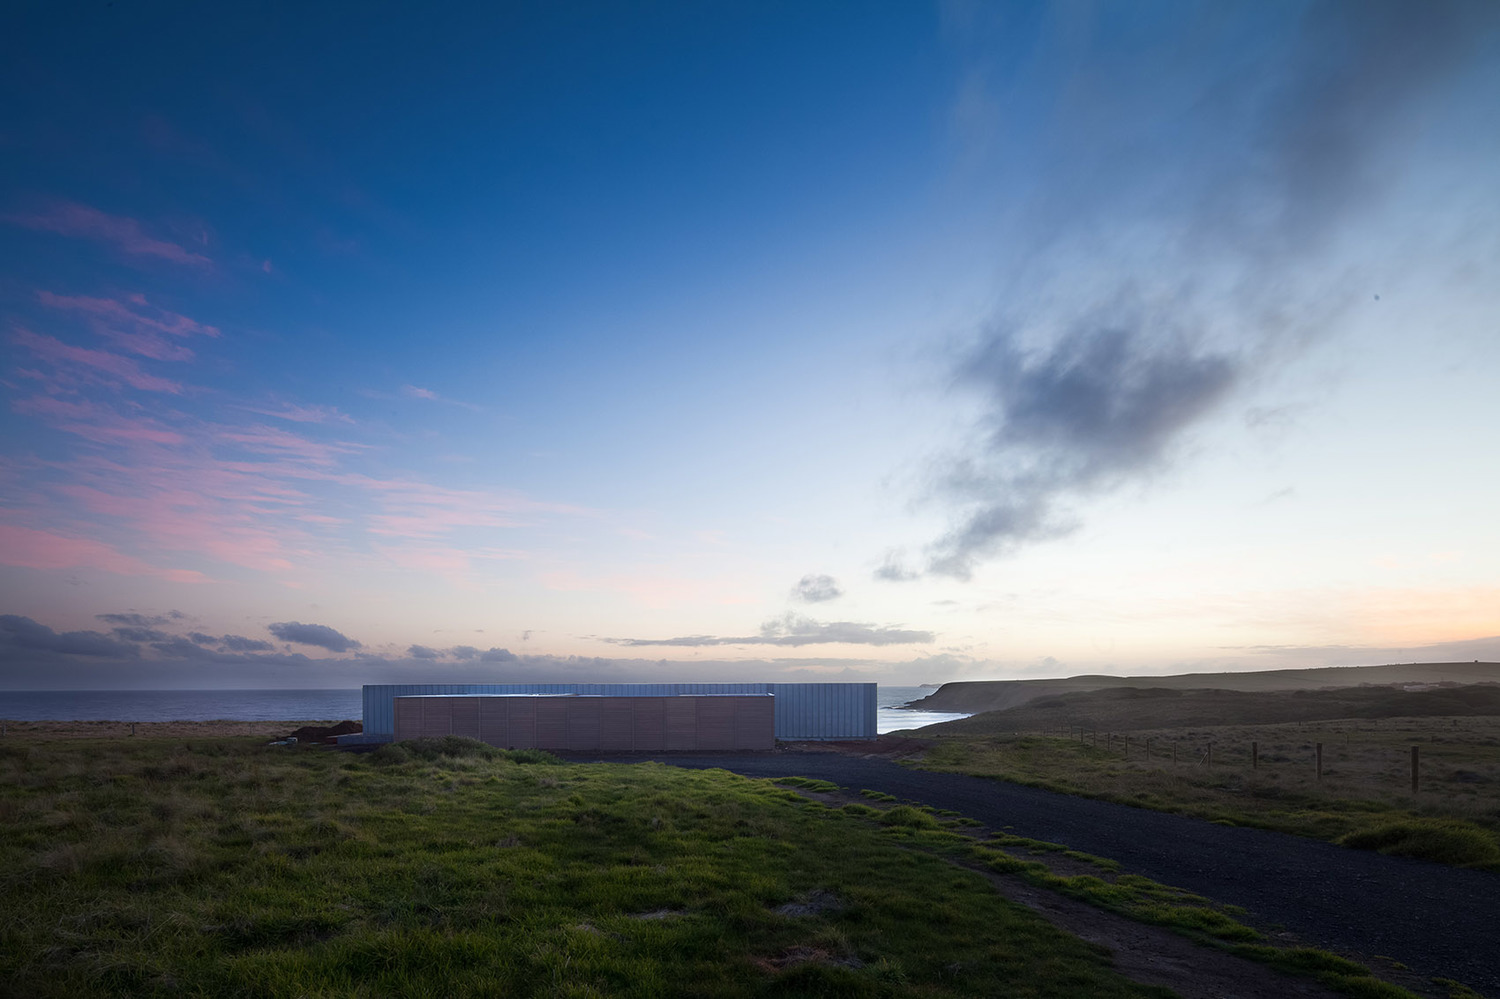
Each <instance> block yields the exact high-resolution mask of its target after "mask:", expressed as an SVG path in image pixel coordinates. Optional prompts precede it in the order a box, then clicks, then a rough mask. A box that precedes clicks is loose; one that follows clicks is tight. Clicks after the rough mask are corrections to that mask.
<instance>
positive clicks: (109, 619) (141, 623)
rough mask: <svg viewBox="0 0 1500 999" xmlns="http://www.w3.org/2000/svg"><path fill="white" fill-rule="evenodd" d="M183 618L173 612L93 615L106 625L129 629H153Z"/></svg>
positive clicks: (176, 612)
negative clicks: (118, 625) (117, 625)
mask: <svg viewBox="0 0 1500 999" xmlns="http://www.w3.org/2000/svg"><path fill="white" fill-rule="evenodd" d="M185 617H187V615H186V614H184V613H182V611H175V610H174V611H167V612H166V613H165V614H137V613H136V612H135V611H128V612H126V613H121V614H95V615H94V620H96V621H104V622H106V623H108V624H121V625H125V626H126V627H130V628H155V627H158V626H160V625H163V624H170V623H172V622H173V621H181V620H182V619H183V618H185ZM142 641H144V639H142Z"/></svg>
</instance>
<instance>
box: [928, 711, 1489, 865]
mask: <svg viewBox="0 0 1500 999" xmlns="http://www.w3.org/2000/svg"><path fill="white" fill-rule="evenodd" d="M986 724H987V722H986V716H984V715H976V716H975V717H973V718H969V719H965V720H964V721H963V722H955V723H948V724H945V725H939V726H931V727H929V728H927V729H924V730H922V735H923V736H924V737H927V736H936V741H935V743H934V745H933V747H932V748H931V749H930V750H929V751H928V752H927V754H926V756H925V758H924V759H923V760H922V761H921V762H920V763H919V764H918V765H919V766H921V767H923V768H925V769H931V770H941V771H949V772H958V773H967V774H975V775H978V776H987V777H1000V778H1003V779H1005V780H1010V781H1015V782H1017V783H1022V784H1030V785H1032V786H1037V787H1045V788H1049V789H1052V790H1057V791H1063V792H1066V793H1069V794H1081V795H1086V796H1089V797H1095V798H1103V799H1107V800H1111V801H1118V802H1122V803H1124V804H1129V805H1138V806H1140V807H1144V808H1153V809H1157V810H1160V811H1169V812H1180V813H1183V814H1187V815H1194V816H1198V817H1200V818H1205V819H1209V820H1211V821H1217V822H1222V823H1227V824H1234V825H1250V826H1259V827H1261V828H1267V829H1276V830H1280V831H1282V832H1289V833H1294V834H1297V835H1302V836H1309V837H1313V838H1317V839H1325V840H1329V841H1332V842H1336V843H1342V844H1343V845H1345V846H1350V847H1354V848H1358V849H1371V850H1379V851H1381V852H1386V853H1395V854H1400V855H1404V856H1414V857H1421V858H1424V859H1427V860H1433V861H1437V862H1439V863H1446V864H1453V865H1456V866H1468V867H1479V868H1486V869H1490V870H1500V718H1494V717H1480V718H1392V719H1380V720H1378V721H1376V720H1368V719H1363V720H1344V721H1326V722H1316V723H1306V724H1300V725H1299V724H1283V725H1239V726H1229V725H1225V726H1215V727H1191V728H1171V729H1147V730H1135V731H1130V732H1128V733H1127V734H1128V736H1129V740H1128V741H1126V739H1125V738H1123V737H1122V736H1121V735H1118V734H1116V735H1112V736H1111V735H1108V734H1107V733H1105V732H1104V731H1100V732H1098V733H1097V734H1095V733H1093V732H1091V731H1090V732H1088V733H1087V735H1086V738H1085V739H1082V740H1081V739H1080V738H1079V736H1078V734H1077V733H1078V730H1076V729H1075V730H1074V735H1073V736H1072V737H1064V736H1055V737H1053V736H1037V735H1012V734H1009V733H1005V734H1000V733H996V732H986V731H985V730H984V726H985V725H986ZM1148 739H1149V740H1150V742H1149V743H1148V742H1147V740H1148ZM1252 742H1254V743H1257V744H1258V752H1259V756H1258V763H1259V766H1256V767H1252V766H1251V744H1252ZM1319 743H1321V744H1322V745H1323V774H1322V777H1321V779H1320V778H1319V776H1318V773H1317V769H1316V763H1315V760H1316V747H1317V745H1318V744H1319ZM1413 745H1416V746H1418V748H1419V750H1420V767H1421V790H1420V791H1419V792H1418V793H1416V794H1413V793H1411V790H1410V783H1409V781H1410V769H1409V767H1410V748H1411V746H1413ZM1210 746H1212V747H1213V751H1212V753H1211V754H1209V753H1207V752H1206V750H1207V749H1208V747H1210ZM1148 747H1149V750H1150V755H1147V750H1148ZM1174 754H1175V759H1174ZM1210 760H1211V762H1210Z"/></svg>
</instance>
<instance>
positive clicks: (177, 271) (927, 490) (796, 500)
mask: <svg viewBox="0 0 1500 999" xmlns="http://www.w3.org/2000/svg"><path fill="white" fill-rule="evenodd" d="M5 18H6V30H5V31H4V32H3V35H4V37H5V38H6V39H7V41H6V42H4V43H0V44H3V45H4V46H5V49H4V52H3V54H4V56H5V58H4V59H3V68H0V74H3V75H0V79H3V85H4V90H5V92H6V93H7V94H8V95H12V97H13V99H12V100H10V101H9V102H8V111H7V115H6V121H5V124H4V127H3V129H0V184H3V187H0V275H3V277H0V326H3V339H0V365H3V368H0V372H3V373H0V390H3V391H4V393H5V395H6V405H5V409H4V414H3V416H0V419H3V421H4V428H5V433H4V443H3V450H0V541H3V544H0V582H3V592H4V593H5V595H6V600H5V601H4V602H3V606H0V684H3V685H5V686H9V687H12V688H25V687H30V688H38V687H40V688H46V687H50V686H57V685H64V686H68V685H78V686H103V687H116V686H119V687H128V686H152V685H174V686H175V685H182V686H260V685H266V686H321V685H334V686H337V685H344V684H346V683H347V684H353V683H358V682H361V681H362V680H365V679H390V678H402V677H411V678H413V679H444V678H448V677H453V678H455V679H464V678H478V677H490V676H496V677H499V676H505V677H511V676H514V677H531V676H544V675H545V676H551V675H563V676H565V677H574V678H579V679H585V678H588V679H593V678H619V679H637V678H638V679H653V678H658V677H674V678H675V677H683V678H689V677H695V678H697V677H701V678H703V679H730V678H736V677H742V676H743V677H750V678H754V677H770V676H780V677H805V678H810V679H816V678H867V679H877V680H881V681H883V682H926V681H936V680H943V679H958V678H976V677H991V676H992V677H1006V676H1034V675H1044V674H1053V673H1078V672H1172V671H1181V670H1188V669H1220V668H1227V669H1251V668H1269V667H1276V666H1288V665H1324V664H1328V663H1356V662H1379V661H1387V660H1391V659H1403V660H1408V659H1416V658H1461V659H1473V658H1487V659H1497V658H1500V637H1497V636H1500V579H1497V577H1496V574H1495V570H1494V566H1495V565H1497V564H1500V530H1497V528H1496V526H1495V519H1494V517H1493V514H1492V503H1491V502H1490V499H1489V497H1492V496H1493V495H1495V487H1496V486H1497V485H1500V481H1497V480H1500V473H1497V468H1496V462H1495V460H1494V455H1495V454H1496V453H1500V420H1497V419H1496V418H1495V417H1494V415H1493V405H1492V403H1491V402H1490V398H1491V396H1492V395H1493V389H1492V384H1491V383H1492V381H1493V377H1494V374H1495V372H1496V371H1497V369H1500V329H1497V322H1500V320H1497V317H1500V279H1497V278H1500V237H1497V236H1496V235H1495V234H1496V233H1497V232H1500V193H1497V190H1496V187H1495V185H1494V182H1493V173H1494V164H1495V163H1496V162H1497V161H1500V129H1497V128H1496V127H1495V124H1496V120H1497V117H1500V19H1497V16H1496V14H1495V8H1494V7H1493V5H1491V4H1488V3H1483V2H1475V3H1451V4H1450V3H1424V4H1415V3H1273V4H1265V3H1255V4H1215V5H1200V4H1190V3H1155V4H1073V3H1068V4H1020V3H1014V4H958V3H955V4H938V5H927V4H918V3H912V4H902V5H884V6H881V7H879V8H873V9H872V8H870V7H869V6H868V5H854V4H844V5H840V4H783V5H774V4H717V5H690V4H651V5H603V4H600V5H585V4H578V5H555V4H537V5H525V6H523V5H473V6H472V7H467V8H466V7H462V6H459V5H451V6H448V7H446V8H445V9H443V10H441V11H428V10H422V11H417V10H415V9H411V8H408V7H404V6H397V5H388V6H380V5H372V6H364V7H361V8H359V10H358V11H357V12H355V13H350V12H348V11H342V10H336V9H333V8H326V9H322V10H313V11H308V10H305V9H303V8H302V7H299V6H293V5H283V6H276V5H271V6H263V7H259V8H256V9H254V10H242V11H227V10H226V11H218V10H216V11H213V12H211V13H209V12H205V11H202V10H198V9H194V8H191V7H188V6H185V5H181V6H173V5H159V6H157V7H154V8H152V9H151V10H150V11H145V12H143V11H141V10H137V9H132V8H130V7H128V6H126V5H120V6H102V7H98V8H91V9H90V10H89V11H88V13H87V14H86V15H84V14H82V13H81V12H80V11H78V10H72V11H69V10H65V9H62V8H58V7H57V6H56V5H50V4H23V5H21V6H19V7H15V8H13V9H12V11H11V12H10V13H8V14H7V15H5Z"/></svg>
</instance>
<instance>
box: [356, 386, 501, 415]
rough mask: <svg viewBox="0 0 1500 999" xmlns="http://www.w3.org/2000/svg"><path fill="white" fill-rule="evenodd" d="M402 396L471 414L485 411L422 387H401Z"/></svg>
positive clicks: (375, 394) (482, 408) (479, 407)
mask: <svg viewBox="0 0 1500 999" xmlns="http://www.w3.org/2000/svg"><path fill="white" fill-rule="evenodd" d="M400 394H401V396H402V397H404V398H407V399H421V400H423V401H424V402H440V403H442V404H443V405H445V406H457V407H458V408H459V409H467V410H468V411H469V412H471V413H481V412H483V411H484V407H483V406H476V405H475V404H474V403H472V402H462V401H460V400H458V399H450V398H448V397H447V396H445V395H439V394H438V393H436V392H434V391H433V390H432V389H428V388H422V387H421V386H420V385H403V386H401V391H400ZM371 395H373V396H375V397H376V398H380V397H381V396H380V395H379V393H371Z"/></svg>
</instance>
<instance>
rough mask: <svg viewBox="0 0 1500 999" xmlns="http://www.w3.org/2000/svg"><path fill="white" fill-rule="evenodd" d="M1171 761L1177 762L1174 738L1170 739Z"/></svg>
mask: <svg viewBox="0 0 1500 999" xmlns="http://www.w3.org/2000/svg"><path fill="white" fill-rule="evenodd" d="M1172 762H1173V763H1176V762H1177V740H1176V739H1173V740H1172Z"/></svg>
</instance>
